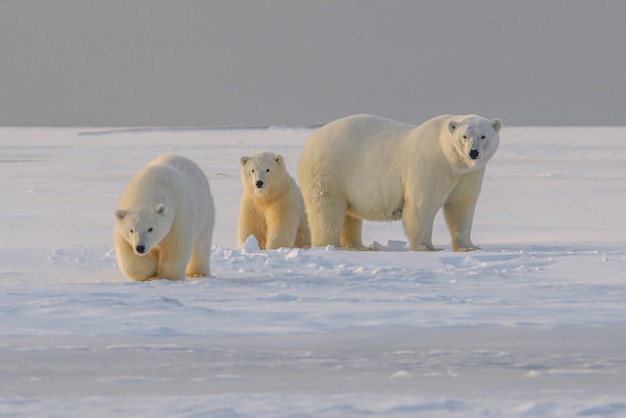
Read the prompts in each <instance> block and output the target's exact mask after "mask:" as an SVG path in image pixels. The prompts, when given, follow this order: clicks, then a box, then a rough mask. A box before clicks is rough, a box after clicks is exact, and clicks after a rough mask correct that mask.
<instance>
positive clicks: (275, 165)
mask: <svg viewBox="0 0 626 418" xmlns="http://www.w3.org/2000/svg"><path fill="white" fill-rule="evenodd" d="M240 162H241V181H242V182H243V184H244V187H246V188H247V189H248V190H252V191H253V192H254V193H255V194H258V195H266V194H269V193H270V192H271V191H273V190H276V186H277V185H282V184H283V183H284V176H285V168H284V167H285V161H284V160H283V157H282V156H281V155H275V154H273V153H271V152H255V153H254V154H252V155H250V156H249V157H245V156H244V157H241V159H240Z"/></svg>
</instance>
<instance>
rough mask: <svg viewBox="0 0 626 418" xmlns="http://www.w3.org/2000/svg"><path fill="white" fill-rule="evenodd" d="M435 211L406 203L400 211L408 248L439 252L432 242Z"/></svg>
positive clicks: (439, 249)
mask: <svg viewBox="0 0 626 418" xmlns="http://www.w3.org/2000/svg"><path fill="white" fill-rule="evenodd" d="M436 214H437V212H436V211H433V210H432V208H428V207H425V205H421V206H419V207H418V205H417V204H414V203H413V204H411V203H410V202H408V201H407V202H406V204H405V206H404V209H403V210H402V225H403V226H404V231H405V233H406V235H407V238H408V239H409V246H410V249H411V250H414V251H441V248H435V246H434V245H433V242H432V235H433V223H434V222H435V215H436Z"/></svg>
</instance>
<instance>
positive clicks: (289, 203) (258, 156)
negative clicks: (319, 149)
mask: <svg viewBox="0 0 626 418" xmlns="http://www.w3.org/2000/svg"><path fill="white" fill-rule="evenodd" d="M240 162H241V182H242V183H243V193H242V196H241V207H240V209H239V219H238V223H237V244H238V245H239V247H242V246H243V244H244V243H245V241H246V239H248V237H249V236H250V235H254V237H255V238H256V239H257V241H258V243H259V248H261V249H262V250H270V249H277V248H281V247H301V248H302V247H308V246H309V245H310V242H311V237H310V234H309V225H308V223H307V219H306V214H305V212H304V203H303V202H302V195H301V193H300V188H299V187H298V185H297V184H296V181H295V180H294V179H293V177H291V175H290V174H289V173H288V172H287V168H286V167H285V161H284V159H283V157H282V156H280V155H274V154H272V153H271V152H257V153H254V154H252V155H250V156H249V157H241V161H240Z"/></svg>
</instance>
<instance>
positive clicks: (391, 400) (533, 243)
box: [0, 126, 626, 417]
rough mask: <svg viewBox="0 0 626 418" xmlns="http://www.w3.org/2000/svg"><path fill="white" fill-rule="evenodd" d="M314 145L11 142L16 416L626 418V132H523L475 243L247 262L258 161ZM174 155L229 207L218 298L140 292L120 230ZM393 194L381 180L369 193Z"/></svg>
mask: <svg viewBox="0 0 626 418" xmlns="http://www.w3.org/2000/svg"><path fill="white" fill-rule="evenodd" d="M309 133H310V130H308V129H290V128H269V129H254V130H245V129H233V130H202V129H186V130H181V129H145V130H141V129H138V130H115V129H113V130H107V129H91V128H85V129H77V128H74V129H49V128H46V129H35V128H29V129H26V128H23V129H22V128H19V129H18V128H0V179H1V180H0V201H1V203H0V219H1V220H2V223H1V225H2V228H1V231H2V233H1V234H0V416H58V417H85V416H90V417H108V416H117V417H131V416H132V417H137V416H142V417H143V416H152V417H162V416H177V417H180V416H182V417H200V416H202V417H204V416H218V417H274V416H291V417H295V416H297V417H307V416H310V417H339V416H341V417H344V416H372V415H373V416H393V417H396V416H398V417H414V416H423V417H433V416H459V417H468V416H496V417H497V416H567V417H569V416H626V128H592V127H580V128H511V127H506V126H505V128H504V129H503V131H502V133H501V138H502V141H501V147H500V150H499V151H498V153H497V154H496V156H495V157H494V159H493V160H492V161H491V162H490V164H489V167H488V169H487V176H486V178H485V182H484V184H483V193H482V195H481V197H480V200H479V204H478V208H477V213H476V216H475V219H474V233H473V239H474V242H475V243H476V244H478V245H480V246H482V248H483V250H482V251H478V252H473V253H465V254H460V253H454V252H452V251H451V250H450V243H449V241H450V240H449V237H448V234H447V230H446V228H445V225H444V222H443V220H442V218H441V217H438V219H437V221H436V225H435V233H434V240H433V241H434V243H435V245H437V246H440V247H444V248H446V250H445V251H441V252H436V253H417V252H409V251H406V250H405V249H404V246H403V245H404V243H403V242H402V241H405V239H406V238H405V237H404V234H403V231H402V228H401V225H400V224H399V223H366V225H365V226H364V242H365V243H367V244H369V243H374V241H376V242H377V243H379V246H380V247H381V251H370V252H352V251H338V250H337V251H335V250H333V249H332V248H316V249H312V250H299V249H281V250H277V251H259V250H254V249H252V248H248V249H243V250H242V249H238V248H236V244H235V243H236V218H237V212H238V208H239V198H240V193H241V183H240V180H239V157H241V156H242V155H245V154H249V153H252V152H254V151H258V150H268V151H272V152H276V153H280V154H282V155H283V156H284V157H285V159H286V161H287V164H288V166H289V169H290V171H291V173H292V174H293V175H294V177H295V174H296V166H297V161H298V158H299V155H300V150H301V149H302V145H303V143H304V141H305V139H306V137H307V136H308V134H309ZM166 152H174V153H178V154H181V155H184V156H187V157H190V158H192V159H193V160H195V161H196V162H197V163H198V164H199V165H200V167H202V169H203V170H204V171H205V173H206V174H207V176H208V177H209V181H210V183H211V187H212V192H213V196H214V198H215V201H216V207H217V224H216V229H215V236H214V250H213V254H212V259H211V260H212V271H213V274H214V276H215V277H213V278H207V279H199V280H188V281H185V282H179V283H174V282H165V281H162V282H151V283H135V282H131V281H129V280H128V279H126V278H124V277H123V276H122V274H121V273H120V272H119V270H118V269H117V266H116V263H115V255H114V252H113V251H112V239H111V231H112V226H113V219H114V217H113V212H114V210H115V208H116V204H117V199H118V197H119V194H120V193H121V191H122V190H123V188H124V187H125V185H126V182H127V181H128V180H129V178H130V176H131V175H132V174H133V173H134V172H136V171H137V170H138V169H139V168H141V167H143V166H144V165H145V164H146V163H147V162H148V161H150V160H152V159H153V158H155V157H157V156H159V155H161V154H163V153H166ZM364 175H368V176H371V175H375V173H364Z"/></svg>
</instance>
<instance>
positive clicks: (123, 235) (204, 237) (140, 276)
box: [113, 154, 215, 281]
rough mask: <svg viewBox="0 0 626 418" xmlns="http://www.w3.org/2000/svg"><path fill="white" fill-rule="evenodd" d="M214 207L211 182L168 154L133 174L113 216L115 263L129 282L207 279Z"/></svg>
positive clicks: (185, 161)
mask: <svg viewBox="0 0 626 418" xmlns="http://www.w3.org/2000/svg"><path fill="white" fill-rule="evenodd" d="M214 224H215V207H214V204H213V196H212V195H211V190H210V187H209V182H208V180H207V178H206V176H205V175H204V173H203V172H202V170H201V169H200V168H199V167H198V166H197V165H196V164H195V163H194V162H193V161H191V160H189V159H187V158H185V157H181V156H177V155H172V154H167V155H163V156H161V157H159V158H157V159H156V160H154V161H152V162H150V163H149V164H148V165H147V166H146V167H144V168H143V169H142V170H140V171H139V172H138V173H137V174H135V175H134V176H133V177H132V179H131V180H130V182H129V184H128V186H127V187H126V189H125V190H124V192H123V193H122V196H121V197H120V200H119V204H118V209H117V211H116V212H115V227H114V229H113V241H114V244H115V253H116V255H117V261H118V264H119V266H120V269H121V270H122V273H124V274H125V275H126V276H128V277H129V278H131V279H132V280H137V281H145V280H155V279H168V280H183V279H184V278H185V276H188V277H201V276H210V275H211V271H210V266H209V259H210V256H211V239H212V236H213V227H214Z"/></svg>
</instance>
